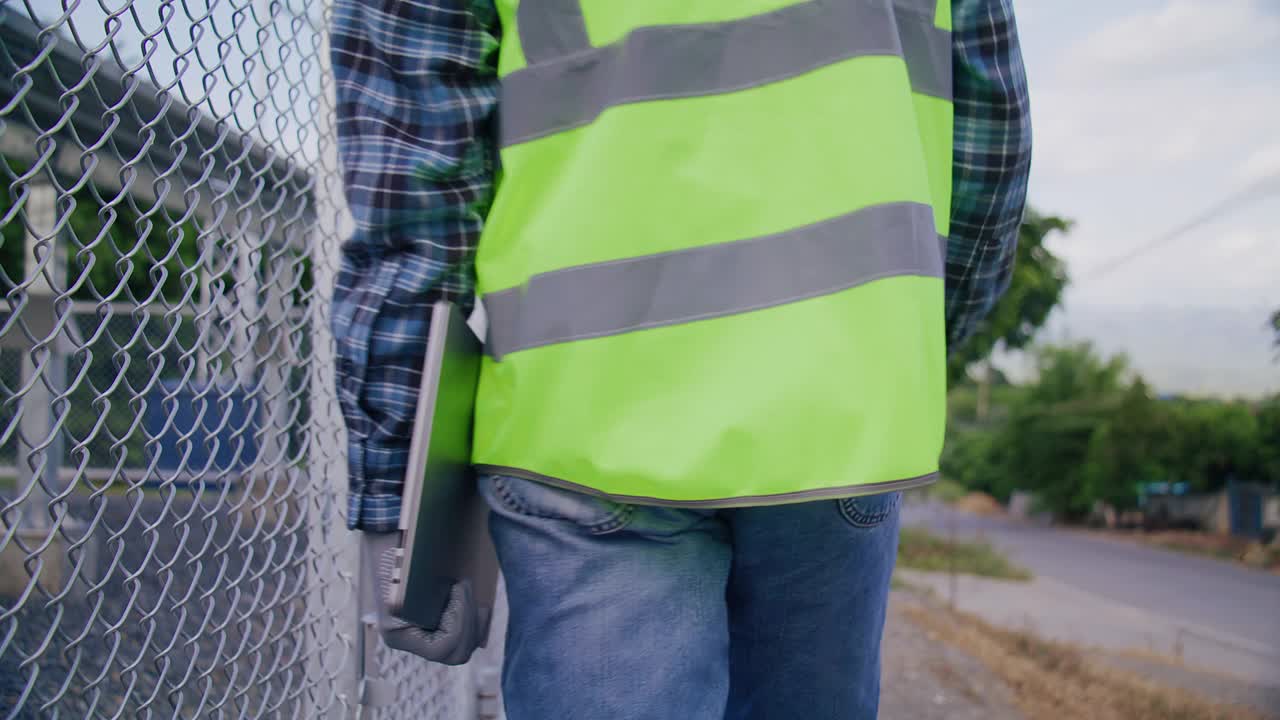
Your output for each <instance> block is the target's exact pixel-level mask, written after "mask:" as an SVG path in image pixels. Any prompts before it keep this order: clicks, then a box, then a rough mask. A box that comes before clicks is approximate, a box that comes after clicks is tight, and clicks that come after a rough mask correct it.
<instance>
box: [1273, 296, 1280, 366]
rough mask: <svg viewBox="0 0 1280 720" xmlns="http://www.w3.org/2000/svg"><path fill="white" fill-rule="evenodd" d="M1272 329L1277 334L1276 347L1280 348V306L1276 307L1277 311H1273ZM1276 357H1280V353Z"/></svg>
mask: <svg viewBox="0 0 1280 720" xmlns="http://www.w3.org/2000/svg"><path fill="white" fill-rule="evenodd" d="M1271 331H1272V332H1274V333H1275V334H1276V337H1275V345H1276V349H1277V350H1280V308H1276V309H1275V312H1273V313H1271ZM1276 357H1277V358H1280V355H1277V356H1276Z"/></svg>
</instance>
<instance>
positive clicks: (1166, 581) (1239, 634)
mask: <svg viewBox="0 0 1280 720" xmlns="http://www.w3.org/2000/svg"><path fill="white" fill-rule="evenodd" d="M903 521H904V523H906V524H907V525H916V526H924V527H928V528H929V529H931V530H932V531H934V532H936V533H939V534H946V533H948V532H949V531H950V528H951V526H952V524H954V527H955V532H956V535H957V536H958V537H960V538H974V537H976V536H981V537H985V538H986V539H987V540H989V541H990V542H991V543H992V544H994V545H995V546H996V547H998V548H999V549H1000V550H1002V551H1003V552H1005V553H1006V554H1007V555H1009V556H1010V557H1011V558H1012V559H1013V560H1014V561H1015V562H1017V563H1019V564H1021V565H1023V566H1024V567H1027V568H1028V569H1030V570H1031V571H1032V572H1034V573H1035V574H1036V576H1037V578H1044V579H1047V580H1048V581H1050V582H1052V583H1053V584H1056V585H1058V586H1062V587H1069V588H1070V589H1071V590H1073V591H1075V592H1078V593H1083V594H1087V595H1088V596H1092V597H1094V598H1097V599H1098V600H1099V601H1100V605H1099V606H1100V607H1117V608H1118V607H1126V608H1129V609H1136V610H1138V611H1140V612H1142V613H1144V614H1147V615H1150V616H1152V619H1158V620H1159V621H1160V623H1161V624H1162V626H1164V627H1181V628H1184V629H1185V630H1184V632H1185V634H1186V635H1185V637H1183V638H1181V640H1182V643H1183V644H1184V645H1190V644H1194V643H1199V644H1201V645H1204V646H1205V647H1208V646H1218V647H1217V648H1216V649H1215V650H1214V655H1215V656H1217V655H1219V654H1221V653H1220V652H1219V651H1221V652H1228V651H1230V652H1234V653H1236V654H1238V655H1240V656H1241V659H1242V661H1243V660H1244V659H1245V656H1252V660H1251V662H1250V663H1249V664H1251V665H1257V664H1258V663H1263V664H1265V665H1268V666H1275V667H1276V668H1277V671H1276V673H1277V676H1280V576H1277V575H1274V574H1269V573H1263V572H1259V571H1255V570H1249V569H1246V568H1242V567H1239V566H1236V565H1232V564H1229V563H1226V562H1222V561H1218V560H1213V559H1210V558H1202V557H1196V556H1192V555H1185V554H1182V553H1175V552H1170V551H1166V550H1160V549H1156V548H1150V547H1145V546H1142V545H1138V544H1136V543H1129V542H1124V541H1120V540H1111V539H1106V538H1099V537H1094V536H1089V535H1086V534H1084V533H1080V532H1075V531H1071V530H1062V529H1054V528H1045V527H1039V526H1035V525H1029V524H1024V523H1020V522H1016V521H1013V520H1009V519H1006V518H991V517H981V516H976V515H970V514H966V513H960V512H956V511H953V510H950V509H949V508H946V507H944V506H940V505H936V504H927V505H910V506H908V507H907V508H906V509H905V510H904V515H903ZM1081 597H1084V595H1081ZM1201 636H1207V637H1201ZM1164 640H1168V638H1165V639H1164ZM1260 653H1264V654H1261V655H1260Z"/></svg>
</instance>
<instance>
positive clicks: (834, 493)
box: [475, 463, 938, 509]
mask: <svg viewBox="0 0 1280 720" xmlns="http://www.w3.org/2000/svg"><path fill="white" fill-rule="evenodd" d="M475 469H476V472H478V473H479V474H481V475H507V476H510V477H517V478H520V479H523V480H531V481H533V482H540V483H544V484H546V485H553V486H555V487H559V488H562V489H564V490H571V491H573V492H579V493H584V494H587V495H595V496H596V497H602V498H605V499H608V500H613V501H614V502H620V503H627V504H630V505H656V506H660V507H675V508H697V509H714V508H732V507H757V506H767V505H789V504H792V503H800V502H809V501H812V500H836V499H840V498H849V497H858V496H861V495H876V494H879V493H887V492H897V491H900V490H912V489H915V488H919V487H924V486H925V485H930V484H932V483H934V482H936V481H937V480H938V473H936V472H932V473H928V474H925V475H918V476H916V477H912V478H904V479H902V480H889V481H886V482H878V483H865V484H861V485H843V486H839V487H823V488H813V489H811V490H798V491H795V492H787V493H776V494H772V495H746V496H743V497H729V498H709V499H705V500H669V499H665V498H656V497H648V496H643V495H624V494H620V493H611V492H605V491H603V490H599V489H597V488H593V487H589V486H586V485H580V484H578V483H575V482H570V481H568V480H562V479H560V478H557V477H552V476H550V475H543V474H542V473H536V472H533V471H532V470H525V469H523V468H517V467H510V466H507V465H489V464H484V463H480V464H477V465H475Z"/></svg>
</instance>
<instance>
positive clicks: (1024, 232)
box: [948, 210, 1071, 382]
mask: <svg viewBox="0 0 1280 720" xmlns="http://www.w3.org/2000/svg"><path fill="white" fill-rule="evenodd" d="M1070 229H1071V221H1070V220H1066V219H1063V218H1060V217H1056V216H1053V215H1041V214H1039V213H1037V212H1035V211H1033V210H1028V211H1027V215H1026V218H1025V219H1024V221H1023V223H1022V226H1021V227H1020V228H1019V229H1018V249H1017V254H1016V256H1015V258H1014V266H1013V277H1012V279H1011V280H1010V283H1009V290H1008V292H1006V293H1005V295H1004V297H1003V298H1001V299H1000V301H999V302H998V303H996V306H995V307H994V308H993V309H992V311H991V314H990V315H988V316H987V317H986V318H985V319H984V320H983V322H982V323H981V324H980V325H979V326H978V329H977V330H976V331H975V332H974V334H973V335H972V336H971V337H969V339H968V340H966V341H965V342H964V343H963V344H962V345H961V346H960V347H958V348H955V349H953V350H952V352H951V357H950V359H949V362H948V374H949V375H950V377H951V379H952V382H956V381H959V380H960V379H962V378H963V377H964V376H965V373H966V372H967V371H968V369H969V368H970V367H971V366H972V365H973V364H974V363H977V362H980V361H982V360H984V359H986V358H987V357H989V356H990V355H991V353H992V352H993V351H994V350H995V348H996V346H997V345H1001V344H1002V345H1003V346H1004V347H1005V348H1006V349H1009V350H1018V349H1022V348H1025V347H1027V345H1029V344H1030V342H1031V340H1032V339H1033V338H1034V337H1035V334H1036V332H1037V331H1038V330H1039V329H1040V328H1041V327H1042V326H1043V325H1044V323H1045V321H1046V320H1048V319H1049V314H1050V313H1051V312H1052V311H1053V309H1054V308H1055V307H1057V305H1058V303H1059V302H1060V301H1061V300H1062V291H1063V289H1064V288H1066V286H1067V280H1068V278H1067V269H1066V265H1065V263H1063V261H1062V260H1061V259H1059V258H1058V257H1057V256H1055V255H1054V254H1053V253H1052V252H1050V251H1049V248H1047V247H1046V246H1045V241H1046V239H1048V237H1049V236H1050V235H1051V234H1053V233H1055V232H1062V233H1065V232H1067V231H1068V230H1070Z"/></svg>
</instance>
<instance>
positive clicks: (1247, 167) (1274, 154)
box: [1236, 143, 1280, 185]
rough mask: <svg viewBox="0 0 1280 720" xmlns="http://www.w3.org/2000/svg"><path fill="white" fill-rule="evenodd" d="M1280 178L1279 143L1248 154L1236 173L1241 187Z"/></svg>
mask: <svg viewBox="0 0 1280 720" xmlns="http://www.w3.org/2000/svg"><path fill="white" fill-rule="evenodd" d="M1277 176H1280V143H1272V144H1270V145H1267V146H1266V147H1263V148H1261V149H1260V150H1258V151H1257V152H1253V153H1250V154H1249V155H1248V157H1247V159H1245V161H1244V162H1243V163H1242V164H1241V165H1240V167H1239V168H1238V169H1237V171H1236V178H1237V179H1238V180H1239V181H1240V184H1241V185H1252V184H1253V183H1256V182H1260V181H1262V180H1265V179H1268V178H1274V177H1277Z"/></svg>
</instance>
